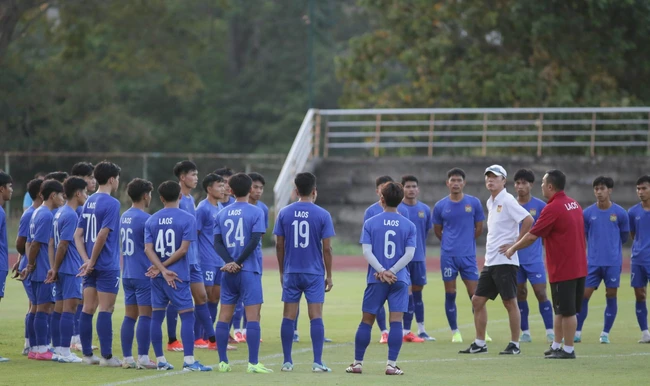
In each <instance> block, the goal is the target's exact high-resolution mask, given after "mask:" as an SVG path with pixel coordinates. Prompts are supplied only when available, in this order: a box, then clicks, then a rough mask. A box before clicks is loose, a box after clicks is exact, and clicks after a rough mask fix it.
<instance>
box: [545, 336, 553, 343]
mask: <svg viewBox="0 0 650 386" xmlns="http://www.w3.org/2000/svg"><path fill="white" fill-rule="evenodd" d="M554 340H555V334H546V343H553V341H554Z"/></svg>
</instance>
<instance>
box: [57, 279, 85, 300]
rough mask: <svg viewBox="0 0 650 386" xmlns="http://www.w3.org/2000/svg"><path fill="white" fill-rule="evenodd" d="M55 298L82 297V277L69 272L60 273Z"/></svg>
mask: <svg viewBox="0 0 650 386" xmlns="http://www.w3.org/2000/svg"><path fill="white" fill-rule="evenodd" d="M54 292H55V295H54V300H56V301H57V302H58V301H62V300H68V299H81V278H80V277H77V276H75V275H70V274H67V273H59V280H57V281H56V288H55V291H54Z"/></svg>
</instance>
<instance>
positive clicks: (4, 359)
mask: <svg viewBox="0 0 650 386" xmlns="http://www.w3.org/2000/svg"><path fill="white" fill-rule="evenodd" d="M3 362H9V358H5V357H3V356H0V363H3Z"/></svg>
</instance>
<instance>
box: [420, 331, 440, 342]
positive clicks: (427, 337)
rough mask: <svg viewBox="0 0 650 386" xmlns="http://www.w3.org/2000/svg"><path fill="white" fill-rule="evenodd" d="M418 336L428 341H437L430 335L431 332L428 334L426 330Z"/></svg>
mask: <svg viewBox="0 0 650 386" xmlns="http://www.w3.org/2000/svg"><path fill="white" fill-rule="evenodd" d="M418 338H422V339H424V340H426V341H428V342H435V341H436V338H434V337H432V336H429V334H427V333H426V332H421V333H419V334H418Z"/></svg>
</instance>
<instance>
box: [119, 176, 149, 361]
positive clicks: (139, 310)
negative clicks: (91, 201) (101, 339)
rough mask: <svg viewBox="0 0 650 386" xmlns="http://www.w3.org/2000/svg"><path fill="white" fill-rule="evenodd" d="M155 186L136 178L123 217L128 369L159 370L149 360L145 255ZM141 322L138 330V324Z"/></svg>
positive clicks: (124, 336) (124, 340)
mask: <svg viewBox="0 0 650 386" xmlns="http://www.w3.org/2000/svg"><path fill="white" fill-rule="evenodd" d="M152 190H153V185H152V184H151V182H149V181H147V180H143V179H141V178H134V179H133V180H131V182H129V184H128V185H127V186H126V192H127V194H128V195H129V198H130V199H131V202H132V205H131V207H130V208H129V209H128V210H127V211H126V212H124V213H123V214H122V217H121V218H120V244H121V246H122V258H123V264H122V266H123V271H122V287H123V288H124V320H123V321H122V328H121V334H120V335H121V340H122V354H123V355H124V360H123V361H122V367H123V368H125V369H155V368H156V367H157V366H156V363H154V362H153V361H151V359H149V346H150V343H151V280H150V279H149V278H148V277H147V276H146V273H147V270H148V269H149V266H150V265H151V263H150V262H149V259H148V258H147V255H146V254H145V253H144V227H145V224H146V222H147V220H148V219H149V217H151V216H150V215H149V214H148V213H147V212H146V210H147V208H149V205H150V204H151V192H152ZM136 321H137V323H138V327H137V330H136V327H135V324H136ZM134 335H135V337H136V340H137V342H138V360H135V358H134V357H133V337H134Z"/></svg>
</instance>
